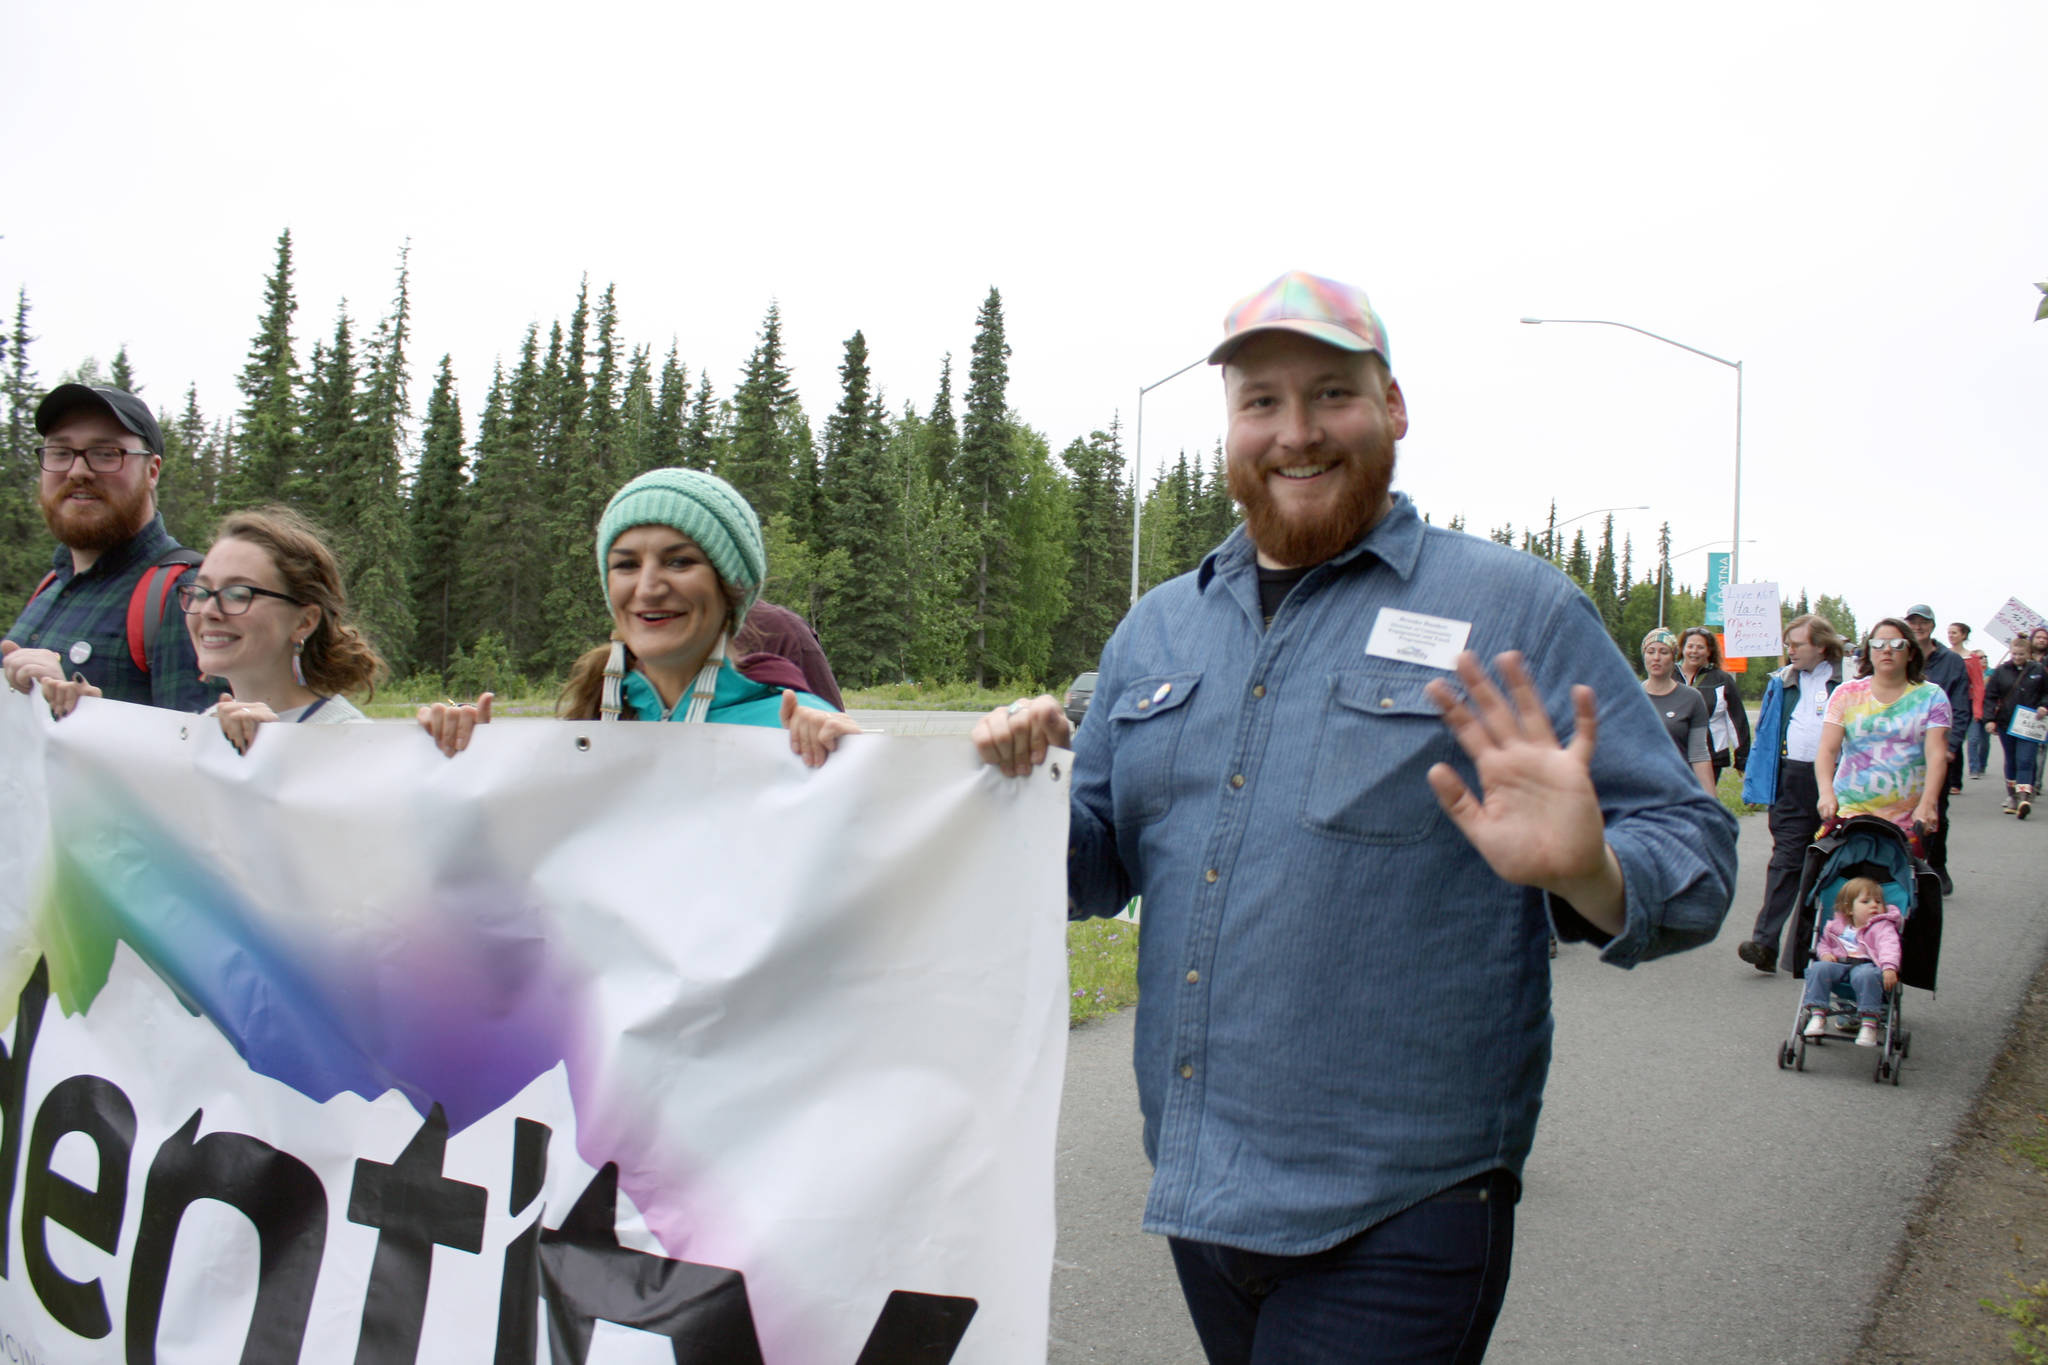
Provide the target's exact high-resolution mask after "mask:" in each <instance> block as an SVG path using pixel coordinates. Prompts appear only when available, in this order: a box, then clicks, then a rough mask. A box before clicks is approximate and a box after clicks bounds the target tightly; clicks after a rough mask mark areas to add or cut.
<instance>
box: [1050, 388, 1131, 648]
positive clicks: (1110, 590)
mask: <svg viewBox="0 0 2048 1365" xmlns="http://www.w3.org/2000/svg"><path fill="white" fill-rule="evenodd" d="M1060 459H1061V462H1062V463H1063V464H1065V465H1066V466H1067V470H1068V473H1069V476H1070V482H1069V488H1070V490H1071V495H1070V499H1069V500H1070V502H1071V504H1072V508H1073V527H1074V534H1073V543H1072V551H1071V555H1070V558H1069V562H1068V567H1067V610H1066V614H1065V615H1064V616H1062V617H1061V618H1060V622H1059V625H1058V626H1057V627H1056V628H1055V629H1054V631H1053V649H1052V658H1051V665H1050V667H1051V676H1050V677H1049V678H1048V679H1047V681H1048V682H1053V683H1057V682H1059V681H1061V680H1062V679H1064V678H1067V677H1071V676H1072V675H1074V674H1076V673H1080V672H1084V671H1086V670H1087V669H1090V668H1093V667H1095V664H1096V661H1097V660H1098V659H1100V658H1101V657H1102V647H1103V645H1105V644H1107V643H1108V642H1109V636H1110V632H1111V631H1113V630H1115V629H1116V623H1117V622H1118V621H1120V620H1122V619H1123V614H1124V609H1125V606H1126V605H1127V604H1128V602H1129V600H1130V579H1129V565H1130V543H1131V537H1130V526H1129V524H1128V523H1127V522H1126V520H1125V517H1124V506H1123V499H1122V497H1121V496H1120V494H1121V491H1122V488H1123V463H1124V460H1123V453H1122V451H1121V450H1120V449H1119V448H1118V441H1117V435H1116V430H1115V424H1114V423H1112V424H1111V430H1109V431H1107V432H1104V431H1093V432H1090V433H1089V434H1088V439H1087V440H1085V441H1083V440H1080V439H1078V438H1076V439H1075V440H1074V441H1072V442H1070V443H1069V444H1068V446H1067V448H1066V450H1065V451H1064V452H1063V453H1062V454H1061V456H1060Z"/></svg>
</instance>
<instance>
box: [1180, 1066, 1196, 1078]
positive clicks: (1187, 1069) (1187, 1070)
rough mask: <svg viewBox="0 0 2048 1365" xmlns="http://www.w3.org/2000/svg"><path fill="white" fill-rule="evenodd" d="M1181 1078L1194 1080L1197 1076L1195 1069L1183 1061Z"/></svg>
mask: <svg viewBox="0 0 2048 1365" xmlns="http://www.w3.org/2000/svg"><path fill="white" fill-rule="evenodd" d="M1180 1078H1181V1079H1182V1080H1184V1081H1191V1080H1193V1079H1194V1078H1195V1069H1194V1068H1193V1067H1191V1066H1188V1065H1186V1064H1185V1063H1183V1064H1182V1066H1181V1069H1180Z"/></svg>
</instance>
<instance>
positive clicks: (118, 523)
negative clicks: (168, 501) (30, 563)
mask: <svg viewBox="0 0 2048 1365" xmlns="http://www.w3.org/2000/svg"><path fill="white" fill-rule="evenodd" d="M87 488H88V489H89V491H91V492H92V493H94V494H95V495H97V496H98V498H99V501H98V502H73V501H71V495H72V493H73V492H74V491H76V489H77V485H74V484H71V483H69V482H66V483H64V484H62V485H60V486H59V487H58V489H57V492H56V494H55V496H52V495H50V494H48V493H44V494H41V495H40V496H39V497H38V499H37V501H38V502H39V503H41V505H42V509H43V524H44V525H45V526H48V527H49V528H50V534H51V535H53V536H55V537H57V540H58V541H59V542H60V543H61V544H64V545H67V546H69V547H70V548H71V549H74V550H85V551H87V552H89V553H92V554H104V553H105V552H106V551H108V550H111V549H113V548H114V547H115V546H116V545H119V544H120V543H121V542H122V541H124V540H127V539H129V538H131V537H132V536H134V535H135V533H136V532H138V531H140V530H141V529H142V528H143V527H144V526H146V525H148V524H149V518H150V498H149V493H150V490H149V485H148V484H147V483H141V482H138V483H137V484H136V485H135V487H134V488H133V489H131V490H129V491H127V492H125V493H124V492H121V491H120V490H117V489H113V488H109V487H108V486H107V485H106V484H92V485H87Z"/></svg>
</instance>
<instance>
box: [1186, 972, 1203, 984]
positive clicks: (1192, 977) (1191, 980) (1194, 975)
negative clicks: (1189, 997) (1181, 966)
mask: <svg viewBox="0 0 2048 1365" xmlns="http://www.w3.org/2000/svg"><path fill="white" fill-rule="evenodd" d="M1201 979H1202V974H1201V973H1200V972H1197V971H1190V972H1189V973H1188V984H1189V985H1190V986H1192V985H1194V984H1195V983H1196V982H1197V981H1200V980H1201Z"/></svg>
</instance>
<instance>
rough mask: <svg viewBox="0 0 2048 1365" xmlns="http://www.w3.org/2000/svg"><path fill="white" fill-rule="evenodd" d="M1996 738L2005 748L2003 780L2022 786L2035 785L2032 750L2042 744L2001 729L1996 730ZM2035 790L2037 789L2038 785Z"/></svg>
mask: <svg viewBox="0 0 2048 1365" xmlns="http://www.w3.org/2000/svg"><path fill="white" fill-rule="evenodd" d="M1998 739H1999V742H2000V743H2001V744H2002V745H2003V746H2004V748H2005V780H2006V782H2007V784H2008V785H2010V784H2012V783H2019V784H2021V785H2023V786H2029V787H2032V786H2035V783H2034V752H2035V750H2037V749H2039V748H2041V747H2042V746H2041V745H2039V744H2036V743H2035V742H2034V741H2033V740H2031V739H2021V738H2020V737H2019V736H2018V735H2009V734H2007V733H2005V731H2003V730H2000V731H1999V732H1998ZM2036 790H2038V787H2037V788H2036Z"/></svg>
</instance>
